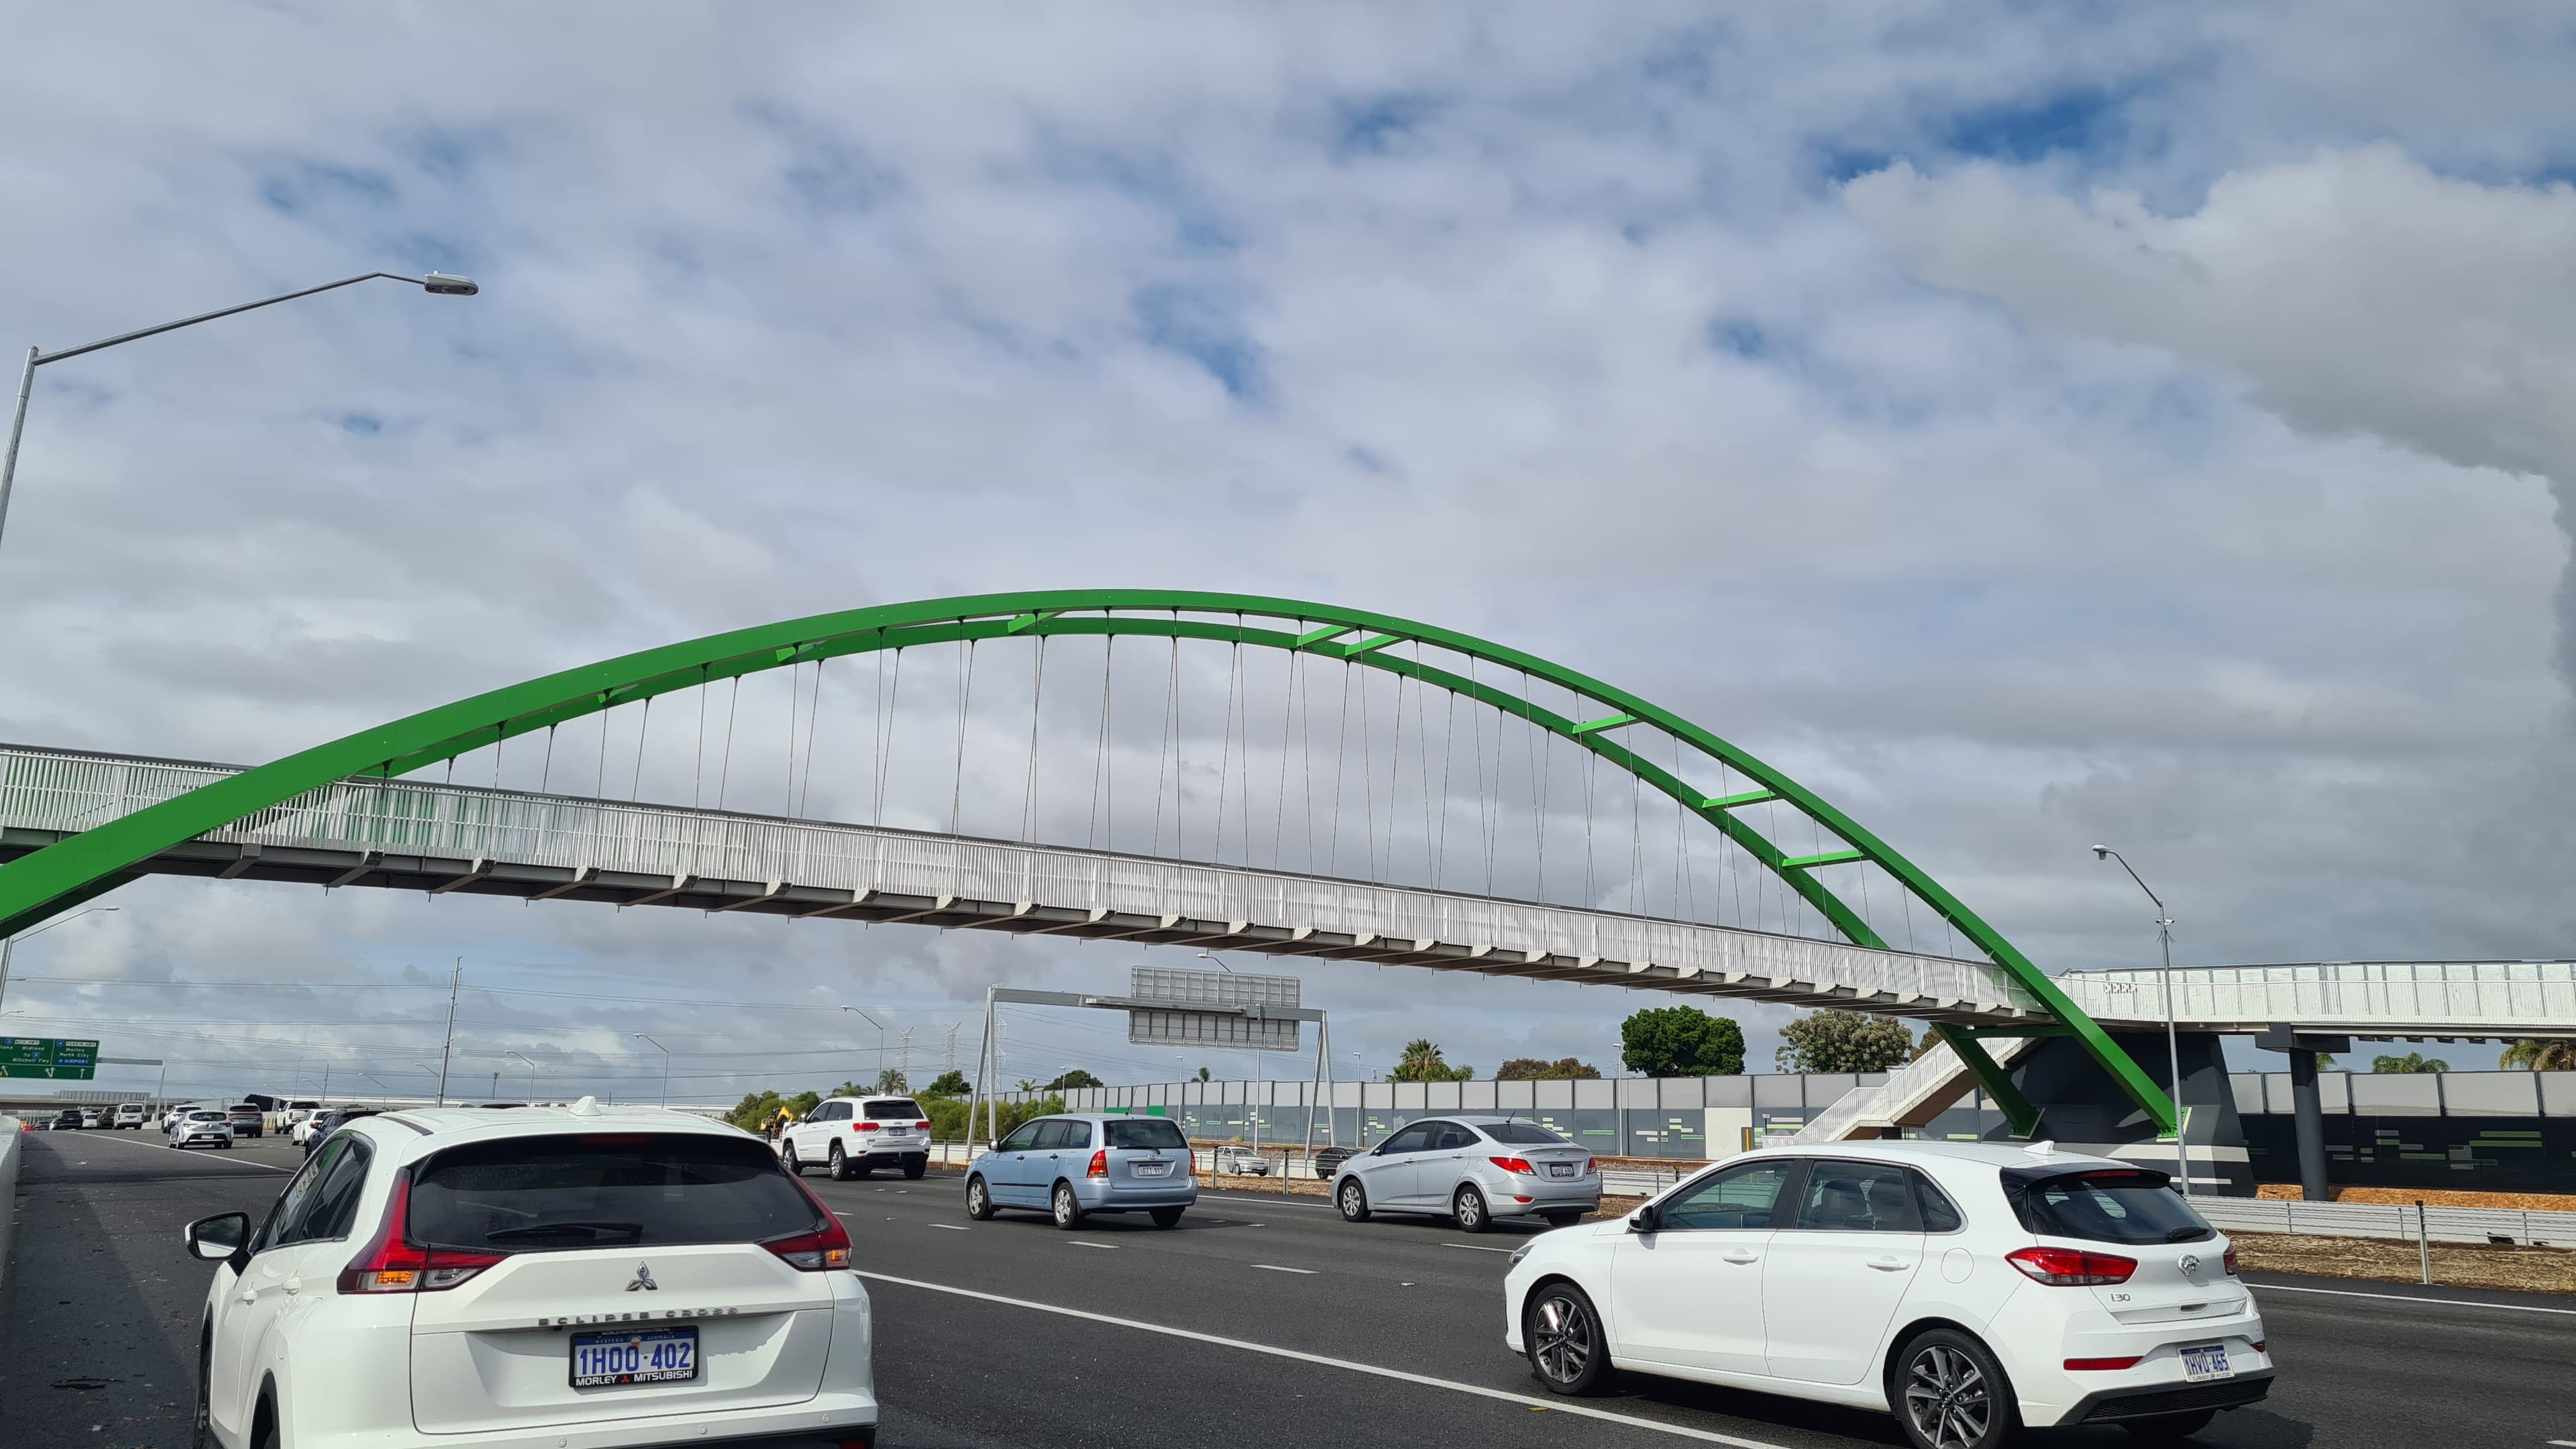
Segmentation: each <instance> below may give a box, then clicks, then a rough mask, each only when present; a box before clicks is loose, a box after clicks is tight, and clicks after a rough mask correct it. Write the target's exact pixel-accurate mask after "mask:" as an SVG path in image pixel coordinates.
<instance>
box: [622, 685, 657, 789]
mask: <svg viewBox="0 0 2576 1449" xmlns="http://www.w3.org/2000/svg"><path fill="white" fill-rule="evenodd" d="M652 729H653V696H651V695H649V694H648V695H646V696H644V712H643V713H642V714H641V715H638V716H637V717H636V721H635V779H634V782H633V783H632V784H630V785H629V786H628V787H627V790H626V798H627V800H628V802H629V803H632V802H634V801H636V800H640V799H642V798H643V797H644V740H645V738H646V736H648V735H649V734H651V732H652Z"/></svg>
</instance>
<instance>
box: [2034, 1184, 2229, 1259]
mask: <svg viewBox="0 0 2576 1449" xmlns="http://www.w3.org/2000/svg"><path fill="white" fill-rule="evenodd" d="M2024 1171H2025V1170H2024V1169H2007V1170H2006V1171H2005V1173H2004V1191H2005V1194H2006V1195H2007V1196H2009V1197H2010V1198H2011V1199H2012V1203H2013V1211H2014V1212H2015V1213H2016V1214H2018V1215H2019V1216H2020V1218H2021V1225H2022V1226H2023V1227H2025V1228H2028V1229H2030V1230H2031V1231H2032V1232H2034V1233H2036V1234H2038V1235H2039V1236H2041V1237H2044V1238H2081V1239H2084V1240H2085V1241H2088V1242H2095V1243H2196V1242H2199V1241H2201V1240H2202V1239H2204V1238H2208V1237H2212V1236H2215V1234H2216V1230H2215V1229H2213V1228H2211V1227H2210V1225H2209V1224H2208V1222H2207V1221H2205V1220H2204V1219H2202V1217H2201V1215H2200V1214H2199V1213H2197V1212H2194V1211H2193V1210H2192V1206H2191V1204H2190V1203H2188V1202H2186V1201H2184V1200H2183V1196H2182V1194H2181V1193H2178V1192H2176V1191H2174V1190H2173V1185H2172V1180H2171V1179H2170V1178H2167V1177H2166V1176H2165V1175H2164V1174H2163V1173H2161V1172H2078V1173H2062V1174H2059V1175H2057V1176H2054V1177H2031V1176H2021V1177H2019V1178H2018V1180H2016V1174H2017V1173H2022V1172H2024Z"/></svg>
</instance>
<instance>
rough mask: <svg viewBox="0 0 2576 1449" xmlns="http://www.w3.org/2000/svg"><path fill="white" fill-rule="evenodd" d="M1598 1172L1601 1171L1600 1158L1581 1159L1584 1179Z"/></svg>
mask: <svg viewBox="0 0 2576 1449" xmlns="http://www.w3.org/2000/svg"><path fill="white" fill-rule="evenodd" d="M1600 1170H1601V1159H1600V1158H1598V1157H1587V1158H1585V1159H1583V1175H1584V1176H1585V1177H1590V1176H1591V1175H1592V1174H1594V1173H1596V1172H1599V1171H1600Z"/></svg>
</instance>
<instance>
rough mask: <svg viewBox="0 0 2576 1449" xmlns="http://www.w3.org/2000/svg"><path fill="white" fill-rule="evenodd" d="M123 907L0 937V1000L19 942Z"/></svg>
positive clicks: (100, 908)
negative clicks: (90, 916)
mask: <svg viewBox="0 0 2576 1449" xmlns="http://www.w3.org/2000/svg"><path fill="white" fill-rule="evenodd" d="M7 498H8V495H7V494H6V493H5V492H0V502H5V501H6V500H7ZM124 909H125V907H123V906H91V907H89V908H88V909H87V910H79V911H74V912H72V913H71V914H70V915H68V916H65V917H63V918H62V919H61V920H58V921H47V922H45V923H44V924H43V925H41V926H38V927H37V928H36V929H34V930H32V931H22V932H20V933H19V934H17V935H15V936H8V937H0V1001H5V1000H7V999H8V996H9V953H10V952H11V951H13V950H15V949H17V946H18V943H19V942H21V941H24V940H26V939H28V938H29V937H32V936H41V935H43V934H45V933H46V932H47V931H50V930H52V929H53V928H54V927H56V926H64V925H69V924H71V923H72V922H74V921H77V920H79V919H80V918H81V917H83V916H88V915H96V914H98V913H99V912H102V911H121V910H124Z"/></svg>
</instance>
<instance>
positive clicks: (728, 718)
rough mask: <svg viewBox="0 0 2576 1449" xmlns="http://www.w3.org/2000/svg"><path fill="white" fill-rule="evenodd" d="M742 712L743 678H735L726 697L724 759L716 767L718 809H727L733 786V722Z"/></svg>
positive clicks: (738, 676) (736, 676)
mask: <svg viewBox="0 0 2576 1449" xmlns="http://www.w3.org/2000/svg"><path fill="white" fill-rule="evenodd" d="M741 710H742V676H741V675H739V674H737V675H735V676H734V677H733V692H732V693H730V694H728V695H726V696H725V746H724V759H723V760H722V761H721V762H720V763H719V764H718V765H717V766H716V808H717V809H718V810H722V809H723V808H724V807H725V792H726V791H727V789H728V788H729V787H731V785H732V784H733V722H734V717H735V716H736V715H737V714H739V713H740V712H741Z"/></svg>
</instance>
